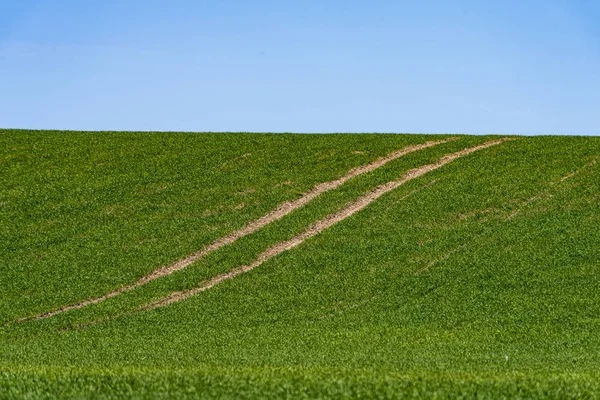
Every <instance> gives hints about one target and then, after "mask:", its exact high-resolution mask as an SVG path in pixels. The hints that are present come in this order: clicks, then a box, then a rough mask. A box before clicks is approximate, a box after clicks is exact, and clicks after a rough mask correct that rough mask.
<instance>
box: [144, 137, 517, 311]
mask: <svg viewBox="0 0 600 400" xmlns="http://www.w3.org/2000/svg"><path fill="white" fill-rule="evenodd" d="M507 140H511V139H510V138H504V139H500V140H494V141H490V142H486V143H483V144H481V145H479V146H475V147H470V148H467V149H464V150H461V151H458V152H456V153H452V154H449V155H447V156H444V157H442V158H440V159H439V161H438V162H437V163H435V164H428V165H423V166H421V167H417V168H414V169H412V170H410V171H408V172H407V173H405V174H404V175H402V176H401V177H400V179H398V180H396V181H391V182H388V183H384V184H383V185H380V186H378V187H377V188H375V189H373V190H372V191H370V192H368V193H367V194H365V195H363V196H361V197H359V198H358V199H357V200H355V201H353V202H351V203H348V204H347V205H345V206H344V207H343V208H341V209H340V210H339V211H337V212H335V213H333V214H331V215H329V216H327V217H325V218H324V219H322V220H320V221H317V222H316V223H315V224H313V225H312V226H310V227H309V228H308V229H306V230H305V231H304V232H302V233H300V234H298V235H296V236H294V237H293V238H291V239H290V240H286V241H284V242H280V243H278V244H276V245H274V246H272V247H270V248H269V249H267V250H265V251H264V252H262V253H261V254H259V256H258V258H257V259H256V260H255V261H254V262H253V263H252V264H250V265H242V266H241V267H237V268H235V269H233V270H231V271H229V272H226V273H224V274H220V275H217V276H215V277H213V278H210V279H209V280H207V281H204V282H203V283H202V284H201V285H200V286H198V287H196V288H193V289H190V290H185V291H180V292H175V293H172V294H170V295H169V296H167V297H164V298H162V299H160V300H158V301H156V302H154V303H151V304H148V305H146V306H145V307H143V309H144V310H152V309H155V308H158V307H164V306H167V305H169V304H172V303H175V302H178V301H181V300H184V299H187V298H189V297H192V296H194V295H195V294H197V293H200V292H203V291H205V290H207V289H210V288H212V287H213V286H216V285H218V284H219V283H221V282H223V281H226V280H228V279H231V278H235V277H236V276H238V275H241V274H243V273H244V272H248V271H251V270H253V269H254V268H256V267H258V266H259V265H261V264H262V263H264V262H265V261H267V260H269V259H271V258H273V257H275V256H277V255H279V254H281V253H283V252H284V251H287V250H290V249H292V248H294V247H296V246H298V245H299V244H301V243H302V242H304V241H305V240H306V239H309V238H311V237H313V236H315V235H317V234H318V233H320V232H322V231H324V230H325V229H327V228H329V227H331V226H333V225H335V224H337V223H338V222H340V221H342V220H344V219H346V218H348V217H349V216H351V215H352V214H354V213H356V212H358V211H360V210H362V209H363V208H365V207H366V206H368V205H369V204H371V203H372V202H374V201H375V200H377V199H378V198H379V197H381V196H382V195H384V194H385V193H387V192H389V191H391V190H394V189H396V188H397V187H398V186H401V185H403V184H405V183H406V182H408V181H411V180H413V179H415V178H418V177H420V176H422V175H425V174H426V173H428V172H431V171H434V170H436V169H438V168H440V167H442V166H444V165H446V164H448V163H450V162H452V161H454V160H456V159H457V158H460V157H464V156H466V155H468V154H471V153H473V152H475V151H478V150H482V149H485V148H488V147H491V146H495V145H498V144H501V143H504V142H506V141H507Z"/></svg>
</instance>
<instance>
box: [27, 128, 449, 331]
mask: <svg viewBox="0 0 600 400" xmlns="http://www.w3.org/2000/svg"><path fill="white" fill-rule="evenodd" d="M457 139H459V138H458V137H451V138H448V139H442V140H436V141H428V142H425V143H422V144H416V145H411V146H407V147H405V148H403V149H401V150H398V151H395V152H392V153H390V154H388V155H386V156H384V157H381V158H378V159H377V160H375V161H373V162H371V163H369V164H366V165H362V166H360V167H357V168H353V169H351V170H350V171H348V172H347V173H346V174H345V175H343V176H342V177H340V178H338V179H336V180H334V181H329V182H323V183H320V184H318V185H316V186H314V187H313V188H312V189H310V190H309V191H307V192H305V193H304V194H303V195H302V196H301V197H300V198H298V199H296V200H293V201H289V202H285V203H283V204H280V205H279V206H278V207H277V208H276V209H274V210H273V211H271V212H269V213H268V214H266V215H264V216H262V217H260V218H258V219H256V220H254V221H252V222H250V223H249V224H248V225H246V226H245V227H243V228H241V229H239V230H237V231H235V232H233V233H231V234H229V235H227V236H224V237H222V238H220V239H217V240H216V241H214V242H212V243H211V244H209V245H208V246H206V247H205V248H203V249H202V250H200V251H197V252H196V253H194V254H191V255H189V256H187V257H185V258H182V259H180V260H178V261H177V262H175V263H173V264H171V265H166V266H163V267H161V268H159V269H156V270H154V271H153V272H152V273H150V274H149V275H146V276H143V277H141V278H140V279H138V280H137V281H136V282H134V283H132V284H130V285H126V286H122V287H121V288H119V289H117V290H114V291H112V292H109V293H106V294H104V295H102V296H100V297H96V298H94V299H89V300H84V301H82V302H80V303H77V304H72V305H69V306H65V307H61V308H59V309H57V310H54V311H50V312H47V313H43V314H39V315H35V316H29V317H25V318H21V319H19V320H18V321H17V322H19V323H20V322H25V321H28V320H31V319H36V318H38V319H40V318H49V317H53V316H55V315H57V314H61V313H64V312H67V311H71V310H75V309H79V308H83V307H86V306H89V305H92V304H97V303H100V302H102V301H104V300H107V299H109V298H111V297H115V296H117V295H119V294H122V293H125V292H128V291H130V290H132V289H135V288H137V287H139V286H142V285H145V284H147V283H148V282H151V281H153V280H155V279H158V278H161V277H163V276H166V275H170V274H172V273H174V272H176V271H180V270H182V269H185V268H187V267H188V266H189V265H190V264H192V263H194V262H196V261H198V260H199V259H201V258H203V257H204V256H206V255H207V254H209V253H211V252H213V251H215V250H217V249H220V248H221V247H224V246H227V245H229V244H231V243H233V242H235V241H236V240H238V239H240V238H242V237H244V236H247V235H249V234H251V233H253V232H255V231H257V230H259V229H260V228H262V227H264V226H266V225H268V224H270V223H272V222H274V221H277V220H279V219H281V218H283V217H284V216H286V215H287V214H289V213H291V212H292V211H294V210H296V209H298V208H300V207H302V206H304V205H306V204H307V203H309V202H310V201H312V200H313V199H314V198H315V197H317V196H319V195H320V194H322V193H324V192H327V191H329V190H333V189H336V188H338V187H339V186H341V185H343V184H344V183H346V182H347V181H349V180H350V179H352V178H355V177H357V176H359V175H362V174H366V173H368V172H372V171H374V170H376V169H377V168H379V167H382V166H384V165H385V164H387V163H389V162H390V161H393V160H395V159H397V158H400V157H402V156H405V155H407V154H410V153H414V152H416V151H419V150H423V149H426V148H428V147H433V146H437V145H438V144H443V143H448V142H451V141H454V140H457Z"/></svg>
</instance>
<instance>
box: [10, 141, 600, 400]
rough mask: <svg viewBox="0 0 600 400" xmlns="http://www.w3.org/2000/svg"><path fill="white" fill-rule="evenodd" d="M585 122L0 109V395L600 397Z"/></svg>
mask: <svg viewBox="0 0 600 400" xmlns="http://www.w3.org/2000/svg"><path fill="white" fill-rule="evenodd" d="M599 227H600V138H590V137H587V138H586V137H504V136H491V137H481V136H462V135H459V136H456V135H452V136H450V135H374V134H372V135H371V134H370V135H367V134H364V135H363V134H360V135H358V134H357V135H337V134H336V135H287V134H247V133H237V134H225V133H151V132H146V133H134V132H58V131H18V130H0V397H1V398H19V397H29V398H70V397H92V398H121V397H126V398H131V397H139V398H164V397H165V396H177V397H181V398H186V397H187V398H214V397H236V398H255V397H293V398H297V397H311V398H314V397H331V398H350V397H383V398H394V397H417V398H422V397H451V398H454V397H460V396H466V397H481V398H487V397H491V398H498V397H510V398H514V397H523V398H547V397H552V398H556V397H560V398H580V397H589V398H593V397H598V396H600V383H599V382H600V352H599V351H598V349H600V333H599V332H600V290H599V289H600V228H599Z"/></svg>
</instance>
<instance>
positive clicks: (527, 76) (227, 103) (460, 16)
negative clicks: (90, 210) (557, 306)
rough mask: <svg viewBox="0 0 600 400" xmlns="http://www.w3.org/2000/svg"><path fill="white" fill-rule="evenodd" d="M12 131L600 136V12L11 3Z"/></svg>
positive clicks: (5, 90)
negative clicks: (26, 129)
mask: <svg viewBox="0 0 600 400" xmlns="http://www.w3.org/2000/svg"><path fill="white" fill-rule="evenodd" d="M0 127H5V128H35V129H81V130H171V131H180V130H182V131H269V132H415V133H416V132H439V133H443V132H446V133H457V132H462V133H478V134H481V133H519V134H600V2H599V1H597V0H568V1H567V0H565V1H559V0H546V1H533V0H529V1H528V0H521V1H510V0H507V1H481V0H479V1H468V0H457V1H410V2H409V1H398V0H397V1H384V0H380V1H378V0H373V1H352V0H346V1H335V0H330V1H327V0H320V1H312V0H303V1H299V0H298V1H292V0H290V1H260V0H253V1H241V0H240V1H235V0H221V1H211V0H206V1H180V0H171V1H167V0H164V1H158V0H143V1H136V0H129V1H116V0H103V1H92V0H90V1H85V0H79V1H69V0H63V1H50V0H48V1H44V0H37V1H35V0H19V1H2V2H0Z"/></svg>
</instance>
